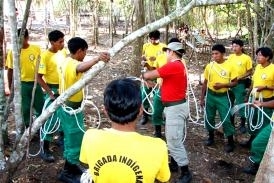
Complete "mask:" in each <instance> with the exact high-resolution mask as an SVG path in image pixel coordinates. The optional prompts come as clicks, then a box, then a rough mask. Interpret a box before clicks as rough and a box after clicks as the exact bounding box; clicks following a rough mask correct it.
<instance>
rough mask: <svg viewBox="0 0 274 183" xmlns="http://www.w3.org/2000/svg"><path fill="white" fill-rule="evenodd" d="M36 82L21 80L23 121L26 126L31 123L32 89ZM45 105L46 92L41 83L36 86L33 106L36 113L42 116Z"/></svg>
mask: <svg viewBox="0 0 274 183" xmlns="http://www.w3.org/2000/svg"><path fill="white" fill-rule="evenodd" d="M33 86H34V82H25V81H21V94H22V113H23V122H24V124H25V126H26V127H28V126H29V123H30V105H31V99H32V89H33ZM43 105H44V94H43V91H42V88H41V86H40V85H39V84H37V86H36V90H35V96H34V103H33V108H34V110H35V114H36V115H37V116H40V114H41V113H42V110H43Z"/></svg>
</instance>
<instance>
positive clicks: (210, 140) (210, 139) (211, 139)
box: [205, 131, 214, 146]
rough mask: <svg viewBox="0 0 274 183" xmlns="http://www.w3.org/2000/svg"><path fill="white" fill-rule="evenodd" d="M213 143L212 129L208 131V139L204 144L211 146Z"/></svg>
mask: <svg viewBox="0 0 274 183" xmlns="http://www.w3.org/2000/svg"><path fill="white" fill-rule="evenodd" d="M213 144H214V131H209V132H208V139H207V140H206V142H205V145H206V146H211V145H213Z"/></svg>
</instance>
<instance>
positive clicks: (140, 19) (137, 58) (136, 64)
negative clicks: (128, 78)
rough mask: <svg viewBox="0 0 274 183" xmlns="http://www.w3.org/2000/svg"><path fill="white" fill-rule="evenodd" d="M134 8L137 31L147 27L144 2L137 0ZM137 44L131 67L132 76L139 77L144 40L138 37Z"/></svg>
mask: <svg viewBox="0 0 274 183" xmlns="http://www.w3.org/2000/svg"><path fill="white" fill-rule="evenodd" d="M134 6H135V7H136V15H135V16H136V24H135V25H136V26H135V30H138V29H140V28H141V27H143V26H144V25H145V11H144V0H135V2H134ZM136 42H137V44H136V46H134V51H133V52H134V58H133V61H132V65H131V69H130V71H131V73H130V74H131V75H132V76H138V75H140V74H141V56H142V48H143V44H144V38H143V37H141V36H140V37H138V38H137V40H136Z"/></svg>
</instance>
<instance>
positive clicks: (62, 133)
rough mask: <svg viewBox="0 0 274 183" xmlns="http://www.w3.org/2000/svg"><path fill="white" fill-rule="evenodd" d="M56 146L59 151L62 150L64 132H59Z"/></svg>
mask: <svg viewBox="0 0 274 183" xmlns="http://www.w3.org/2000/svg"><path fill="white" fill-rule="evenodd" d="M57 145H58V146H59V147H60V148H61V149H64V132H63V131H60V132H59V137H58V140H57Z"/></svg>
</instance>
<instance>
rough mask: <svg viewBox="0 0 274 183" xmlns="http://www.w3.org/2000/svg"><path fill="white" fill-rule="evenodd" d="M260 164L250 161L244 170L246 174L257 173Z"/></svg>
mask: <svg viewBox="0 0 274 183" xmlns="http://www.w3.org/2000/svg"><path fill="white" fill-rule="evenodd" d="M259 166H260V165H259V164H257V163H253V162H250V164H249V166H248V167H245V168H244V169H243V172H244V173H246V174H251V175H256V174H257V171H258V169H259Z"/></svg>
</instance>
